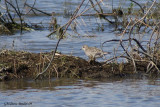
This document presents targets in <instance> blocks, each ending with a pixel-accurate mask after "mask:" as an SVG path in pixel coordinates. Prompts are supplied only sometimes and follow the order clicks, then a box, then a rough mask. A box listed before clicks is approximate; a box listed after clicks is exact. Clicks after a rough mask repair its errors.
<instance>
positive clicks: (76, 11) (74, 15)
mask: <svg viewBox="0 0 160 107" xmlns="http://www.w3.org/2000/svg"><path fill="white" fill-rule="evenodd" d="M84 1H85V0H83V1H82V2H81V4H80V5H79V6H78V7H77V9H76V10H75V12H74V14H73V16H72V17H71V19H70V20H69V21H68V24H67V26H66V28H65V30H64V32H63V33H62V34H61V35H60V37H59V39H58V42H57V44H56V48H55V50H54V52H53V55H52V58H51V61H50V62H49V64H48V66H47V68H46V69H45V70H44V71H43V72H41V73H39V74H38V75H37V76H36V78H35V80H37V79H38V78H39V76H40V75H42V74H44V73H45V72H46V71H47V70H48V68H49V67H50V65H51V63H52V61H53V60H54V57H55V53H56V51H57V48H58V45H59V43H60V41H61V39H63V35H64V34H65V32H66V31H67V29H68V27H69V26H70V24H71V23H72V21H73V20H74V19H75V17H76V14H77V13H78V11H79V10H80V7H81V6H82V4H83V3H84Z"/></svg>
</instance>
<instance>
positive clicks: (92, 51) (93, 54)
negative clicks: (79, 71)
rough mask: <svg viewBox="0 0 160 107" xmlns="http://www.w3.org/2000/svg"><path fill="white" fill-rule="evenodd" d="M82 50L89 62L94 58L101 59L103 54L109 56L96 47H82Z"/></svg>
mask: <svg viewBox="0 0 160 107" xmlns="http://www.w3.org/2000/svg"><path fill="white" fill-rule="evenodd" d="M82 50H84V52H85V54H86V55H87V56H88V57H89V59H90V60H95V59H96V58H101V57H103V56H104V55H105V54H109V53H108V52H103V51H102V50H101V49H98V48H96V47H88V46H87V45H83V46H82Z"/></svg>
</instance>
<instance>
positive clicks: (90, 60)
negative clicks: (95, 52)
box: [89, 56, 95, 65]
mask: <svg viewBox="0 0 160 107" xmlns="http://www.w3.org/2000/svg"><path fill="white" fill-rule="evenodd" d="M94 63H95V57H93V56H89V64H90V65H93V64H94Z"/></svg>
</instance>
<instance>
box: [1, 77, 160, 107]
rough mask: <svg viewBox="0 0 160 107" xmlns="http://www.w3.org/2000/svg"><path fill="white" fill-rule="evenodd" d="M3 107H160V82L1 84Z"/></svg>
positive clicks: (13, 82)
mask: <svg viewBox="0 0 160 107" xmlns="http://www.w3.org/2000/svg"><path fill="white" fill-rule="evenodd" d="M0 87H1V88H0V94H1V96H0V106H1V107H2V106H4V105H6V106H7V105H14V104H17V105H18V106H21V105H20V104H21V103H24V104H26V105H27V106H34V107H42V106H46V107H53V106H54V107H64V106H65V107H66V106H69V107H70V106H71V107H75V106H76V107H87V106H89V107H90V106H92V107H115V106H118V107H135V106H138V107H143V106H146V107H159V105H160V102H159V100H160V79H156V80H148V79H110V80H103V81H102V80H101V81H96V80H72V79H54V80H51V81H49V80H43V81H37V82H35V81H26V80H21V81H8V82H1V83H0Z"/></svg>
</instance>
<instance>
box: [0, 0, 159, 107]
mask: <svg viewBox="0 0 160 107" xmlns="http://www.w3.org/2000/svg"><path fill="white" fill-rule="evenodd" d="M22 1H25V0H22ZM119 1H123V2H121V3H120V2H119ZM27 2H28V3H29V4H32V3H33V1H32V2H31V0H28V1H27ZM80 2H81V1H76V0H55V1H54V2H53V0H37V4H36V8H38V9H41V10H43V11H46V12H48V13H52V12H56V13H58V15H56V17H57V19H58V22H59V24H61V25H63V24H64V23H66V22H67V21H68V19H69V17H68V16H67V15H65V14H64V13H65V12H66V11H65V9H66V10H67V11H68V12H69V13H72V12H73V11H74V9H75V8H76V7H77V5H78V4H79V3H80ZM140 2H143V3H144V0H143V1H140ZM19 3H21V2H19ZM85 3H86V4H87V2H85ZM104 3H105V5H104V7H106V9H105V10H106V12H110V11H111V8H112V7H111V0H104ZM129 3H130V2H128V0H114V7H119V6H123V5H126V8H128V7H127V6H129V5H128V4H129ZM59 7H61V8H59ZM137 8H138V7H137ZM26 11H27V9H26ZM92 12H94V11H93V10H90V11H89V12H88V13H92ZM38 15H39V16H35V15H34V14H33V13H30V15H29V16H27V17H26V20H27V21H28V22H30V23H39V22H42V25H44V26H45V27H46V29H45V30H35V31H29V32H25V33H23V34H22V35H20V34H19V33H15V34H14V35H12V36H6V35H2V36H0V48H7V49H13V50H25V51H29V52H34V53H39V52H49V51H52V50H54V48H55V45H56V43H57V38H56V37H55V38H52V39H51V38H48V37H46V36H47V35H48V34H49V33H50V31H49V30H48V28H47V27H48V23H49V22H50V20H51V17H49V16H45V15H43V14H41V13H39V14H38ZM83 18H84V17H81V18H78V19H77V20H76V21H77V23H78V24H79V26H78V27H77V31H78V33H80V35H79V36H78V35H77V34H75V33H74V32H72V31H71V28H69V30H68V33H70V34H71V35H72V36H67V37H66V38H65V39H63V40H62V41H61V43H60V45H59V47H58V51H60V52H62V53H63V54H69V55H74V56H79V57H82V58H85V59H87V57H86V56H85V55H84V52H83V51H82V50H80V49H81V46H82V45H84V44H87V45H89V46H96V47H100V46H101V44H102V43H103V42H104V41H106V40H110V39H118V38H120V37H119V36H117V35H116V32H113V31H114V26H113V25H110V24H109V23H108V22H106V21H104V20H100V19H99V18H95V17H85V18H84V19H83ZM84 22H85V23H84ZM97 22H98V24H97ZM101 25H103V26H104V27H105V30H104V31H103V32H101V31H98V27H99V26H101ZM116 47H117V44H116V43H115V42H114V43H112V42H111V43H107V44H106V45H105V47H104V49H103V50H104V51H111V52H112V51H113V49H114V48H116ZM112 56H113V55H108V57H112ZM159 85H160V79H159V78H158V79H153V80H150V79H145V78H144V79H122V78H121V79H119V78H118V79H116V78H114V79H106V80H78V79H75V80H72V79H52V80H42V81H37V82H35V81H32V80H17V81H16V80H15V81H6V82H0V106H1V107H3V106H16V107H17V106H19V107H21V106H22V105H24V106H29V107H42V106H46V107H53V106H55V107H65V106H69V107H75V106H76V107H77V106H78V107H87V106H88V107H115V106H117V107H135V106H138V107H143V106H146V107H151V106H154V107H159V105H160V102H159V101H160V86H159Z"/></svg>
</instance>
